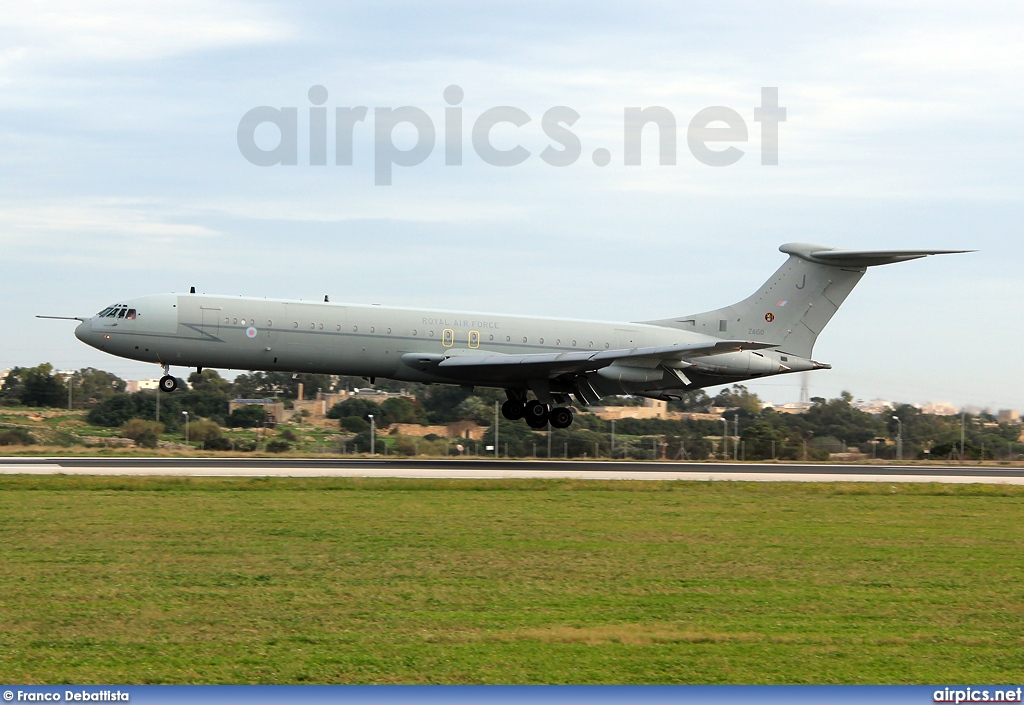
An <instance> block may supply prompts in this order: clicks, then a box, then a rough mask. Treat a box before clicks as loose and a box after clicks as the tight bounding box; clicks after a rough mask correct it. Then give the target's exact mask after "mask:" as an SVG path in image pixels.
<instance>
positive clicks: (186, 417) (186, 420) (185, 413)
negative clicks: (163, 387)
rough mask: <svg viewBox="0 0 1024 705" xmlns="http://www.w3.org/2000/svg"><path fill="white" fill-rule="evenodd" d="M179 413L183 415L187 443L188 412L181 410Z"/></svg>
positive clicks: (186, 441) (186, 443) (186, 442)
mask: <svg viewBox="0 0 1024 705" xmlns="http://www.w3.org/2000/svg"><path fill="white" fill-rule="evenodd" d="M158 393H159V392H158ZM181 415H182V416H184V417H185V445H188V412H187V411H183V412H181Z"/></svg>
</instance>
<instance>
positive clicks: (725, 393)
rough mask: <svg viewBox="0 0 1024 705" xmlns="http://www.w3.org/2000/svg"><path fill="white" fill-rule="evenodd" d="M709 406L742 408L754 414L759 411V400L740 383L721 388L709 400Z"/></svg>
mask: <svg viewBox="0 0 1024 705" xmlns="http://www.w3.org/2000/svg"><path fill="white" fill-rule="evenodd" d="M711 406H724V407H726V408H727V409H743V410H744V411H746V412H749V413H750V414H753V415H756V414H758V413H759V412H760V411H761V400H760V399H759V398H758V396H757V395H756V394H754V393H753V392H751V391H750V390H749V389H747V388H746V387H745V386H744V385H742V384H734V385H732V389H723V390H722V391H720V392H719V393H718V394H717V395H715V398H714V399H712V400H711Z"/></svg>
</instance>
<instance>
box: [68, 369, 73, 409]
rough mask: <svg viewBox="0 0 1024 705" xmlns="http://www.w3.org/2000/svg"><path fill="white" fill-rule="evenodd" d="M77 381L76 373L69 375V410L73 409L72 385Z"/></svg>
mask: <svg viewBox="0 0 1024 705" xmlns="http://www.w3.org/2000/svg"><path fill="white" fill-rule="evenodd" d="M74 381H75V373H74V372H72V373H71V374H69V375H68V411H71V385H72V384H73V383H74Z"/></svg>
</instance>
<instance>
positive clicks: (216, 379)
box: [188, 370, 232, 396]
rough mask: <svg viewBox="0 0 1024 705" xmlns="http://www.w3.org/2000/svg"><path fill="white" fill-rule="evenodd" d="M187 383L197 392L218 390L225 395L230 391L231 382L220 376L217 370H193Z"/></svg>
mask: <svg viewBox="0 0 1024 705" xmlns="http://www.w3.org/2000/svg"><path fill="white" fill-rule="evenodd" d="M188 383H189V386H191V387H192V389H194V390H196V391H197V392H199V391H202V392H219V393H221V394H224V395H225V396H227V395H229V394H231V393H232V384H231V382H229V381H228V380H226V379H224V378H223V377H221V376H220V373H219V372H217V370H203V371H202V372H193V373H192V374H190V375H189V376H188Z"/></svg>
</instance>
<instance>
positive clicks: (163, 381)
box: [160, 375, 178, 394]
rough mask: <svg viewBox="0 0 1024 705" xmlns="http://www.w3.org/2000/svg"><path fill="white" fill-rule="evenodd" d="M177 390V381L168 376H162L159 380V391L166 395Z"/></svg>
mask: <svg viewBox="0 0 1024 705" xmlns="http://www.w3.org/2000/svg"><path fill="white" fill-rule="evenodd" d="M177 388H178V380H176V379H174V377H171V376H170V375H164V376H163V377H161V378H160V391H161V392H167V393H168V394H169V393H171V392H173V391H174V390H175V389H177Z"/></svg>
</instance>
